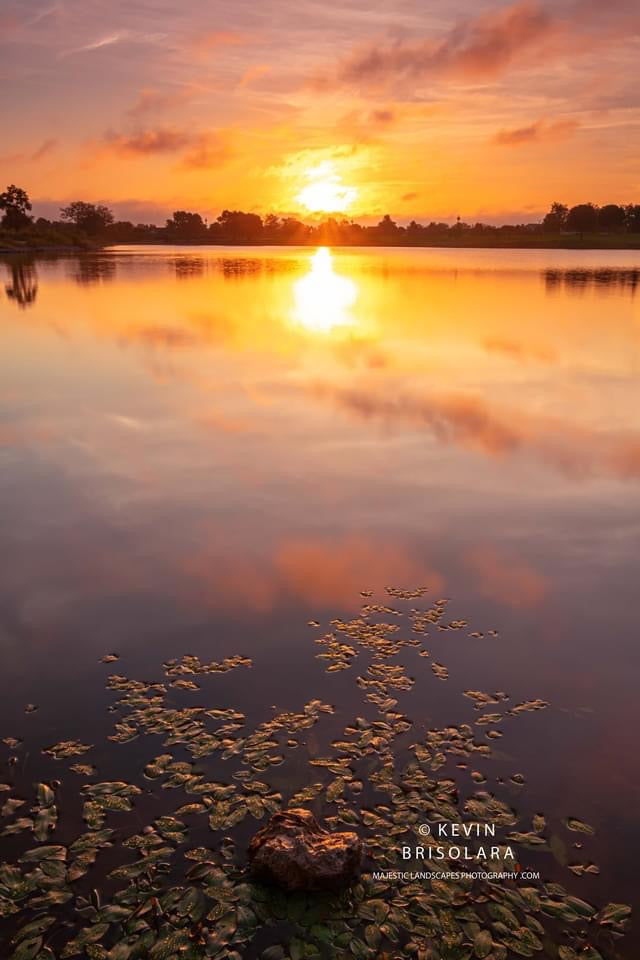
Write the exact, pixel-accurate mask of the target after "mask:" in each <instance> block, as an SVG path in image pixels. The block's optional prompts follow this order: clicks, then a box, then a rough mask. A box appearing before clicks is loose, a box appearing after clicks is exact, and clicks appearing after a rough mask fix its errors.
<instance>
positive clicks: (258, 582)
mask: <svg viewBox="0 0 640 960" xmlns="http://www.w3.org/2000/svg"><path fill="white" fill-rule="evenodd" d="M0 266H2V268H3V269H4V270H5V272H6V296H5V295H3V296H2V300H1V301H0V336H1V341H0V343H1V351H0V403H1V413H0V463H1V465H2V469H1V473H0V511H1V518H2V519H1V523H0V552H1V555H2V558H3V559H2V567H3V573H2V577H1V583H0V637H1V666H0V669H1V673H2V677H3V684H2V689H3V695H2V701H1V703H0V733H1V735H2V736H8V735H12V736H16V737H23V738H24V739H25V747H26V750H27V759H26V760H25V768H24V776H25V778H26V779H27V780H29V781H33V780H35V779H37V778H38V777H39V776H40V775H41V774H40V773H39V767H38V764H39V763H40V762H41V760H40V759H39V748H40V746H41V745H42V744H43V743H50V742H53V741H54V740H57V739H62V738H67V737H73V736H77V735H78V734H79V733H80V734H81V738H83V739H86V740H87V742H96V743H97V744H98V746H97V750H98V753H97V754H96V757H95V758H92V759H94V760H96V761H97V763H98V766H99V767H100V760H101V757H102V754H104V763H106V764H108V763H109V760H108V757H107V753H108V751H107V747H106V746H104V747H100V746H99V744H100V743H101V742H104V735H105V731H106V732H108V730H109V720H108V717H107V715H106V710H105V707H106V705H107V703H109V702H110V700H109V699H108V697H107V694H106V692H105V691H104V678H105V668H104V666H102V665H99V664H98V663H97V662H96V661H97V658H98V657H99V656H101V655H102V654H104V653H107V652H110V651H111V650H116V651H117V652H118V653H119V654H120V656H121V663H120V664H119V669H120V667H121V668H122V671H121V672H126V673H127V674H128V675H129V676H134V677H136V676H142V677H156V676H157V671H158V668H159V666H160V663H161V661H162V660H163V659H166V658H167V657H171V656H180V655H181V654H182V653H185V652H193V653H197V654H199V655H200V656H201V657H203V658H204V657H206V658H207V659H211V658H213V657H215V658H217V659H220V658H222V657H223V656H228V655H230V654H233V653H238V652H240V653H243V654H246V655H247V656H250V657H252V658H253V661H254V667H253V669H252V670H251V671H246V670H245V671H234V672H233V674H230V675H228V676H225V677H224V678H222V679H221V682H220V687H219V690H220V696H221V698H223V700H224V702H223V703H221V704H220V705H221V706H228V705H232V706H235V707H237V708H239V709H242V710H244V711H245V712H247V713H248V714H249V715H255V717H256V718H260V717H264V716H265V715H268V714H269V711H270V709H271V705H272V704H275V705H277V706H278V707H279V708H287V709H289V708H290V709H297V708H299V707H300V705H301V704H302V703H303V702H305V698H306V699H309V698H310V697H311V696H323V697H326V698H328V699H329V700H330V702H336V703H339V702H341V698H344V699H345V709H348V698H349V696H353V694H350V692H349V691H350V690H351V686H352V685H351V686H350V685H349V684H347V683H346V681H345V682H344V683H343V682H342V677H341V676H339V677H334V676H331V677H327V676H326V675H325V674H324V673H323V672H322V670H321V668H320V667H319V665H318V661H317V660H316V659H314V653H315V652H316V651H315V650H314V649H313V644H312V643H311V642H310V639H309V631H308V628H307V626H306V623H307V621H308V620H309V619H311V618H317V619H319V620H327V619H329V618H330V617H332V616H335V615H345V614H353V613H355V612H356V611H357V610H358V607H359V604H360V603H361V597H360V595H359V591H360V590H362V589H371V590H374V591H383V589H384V586H385V585H387V584H393V585H399V586H407V587H410V586H417V585H421V584H423V583H424V584H427V585H429V586H430V588H431V594H430V595H431V596H434V597H440V596H443V597H450V598H451V604H450V613H451V615H452V616H457V617H466V618H467V619H468V620H469V621H470V623H471V624H472V625H473V626H474V627H476V628H478V629H480V630H483V631H487V630H488V629H490V628H495V629H497V630H498V631H499V636H498V637H497V638H489V637H485V638H483V639H474V638H470V637H468V636H467V635H466V633H462V635H457V634H456V635H455V636H454V638H453V639H451V638H450V634H447V633H443V634H442V637H443V639H436V640H434V642H433V644H432V646H433V651H432V652H433V656H434V657H436V658H437V659H440V660H443V661H444V662H446V663H447V665H448V667H449V672H450V679H449V681H448V683H439V682H437V681H436V680H435V678H433V677H432V675H431V674H430V673H429V676H428V677H427V679H426V680H425V681H424V683H417V684H416V687H415V688H414V690H413V691H412V692H411V693H410V694H409V695H408V696H407V711H408V712H409V713H411V712H412V711H413V715H416V713H418V714H419V715H420V716H421V717H422V718H423V720H424V722H425V723H426V724H427V726H430V725H442V724H446V723H450V722H459V721H460V720H462V719H469V717H470V716H471V715H472V704H471V702H470V701H469V700H468V699H465V698H464V697H462V696H461V692H462V691H463V690H465V689H468V688H472V689H480V690H491V691H492V690H500V689H503V690H507V691H508V692H509V693H510V695H511V696H512V698H513V699H514V700H515V699H519V700H523V699H528V698H533V697H542V698H544V699H546V700H548V701H550V703H551V707H550V708H549V709H547V710H545V711H543V712H542V713H536V714H533V715H525V716H523V717H522V718H521V719H520V720H519V721H518V723H517V724H514V725H512V727H510V728H509V730H508V731H507V730H505V736H504V738H503V740H502V741H501V742H500V751H499V752H498V756H497V759H496V761H495V767H494V768H493V769H494V770H495V773H494V775H495V776H497V775H499V774H508V773H510V772H513V770H514V769H517V770H518V771H519V772H521V773H523V774H524V775H525V777H526V780H527V790H526V794H523V795H522V799H521V800H519V799H517V800H514V802H515V803H516V804H521V805H523V806H525V807H526V808H527V809H530V810H531V811H536V810H543V811H545V813H546V814H547V816H548V818H549V820H550V821H551V822H553V821H554V818H556V819H557V820H559V819H560V818H561V817H564V816H566V815H567V814H569V815H572V816H578V817H581V818H583V819H585V820H587V821H588V822H589V823H591V824H593V825H594V826H595V827H596V830H597V833H596V838H595V839H594V840H593V842H592V843H591V846H590V847H589V857H591V858H593V859H595V860H596V862H597V863H598V864H599V866H600V869H601V873H600V875H599V876H597V877H585V878H580V879H578V878H575V877H574V878H572V877H571V875H570V874H568V872H567V871H566V869H565V868H564V867H562V866H561V864H559V863H556V861H555V860H554V859H553V858H552V857H549V855H546V857H545V858H542V857H539V858H536V857H535V856H533V855H531V857H530V862H531V863H539V864H540V867H541V869H542V870H543V872H544V874H545V875H546V876H557V877H559V878H560V879H561V880H562V882H565V883H567V884H573V886H574V888H575V891H576V892H577V893H578V895H580V896H583V897H586V898H587V899H590V898H591V899H593V900H598V901H603V902H604V901H605V900H606V899H613V900H618V901H626V902H632V901H633V899H634V895H635V891H636V889H637V876H636V873H635V863H636V860H635V857H634V854H637V851H638V849H639V844H640V824H639V821H638V809H640V771H639V768H638V762H637V754H638V750H637V738H638V730H639V729H640V698H639V697H638V666H639V661H640V654H639V652H638V625H639V622H640V616H639V615H638V606H637V598H638V586H637V584H638V552H639V551H638V543H639V535H640V379H639V376H640V290H638V289H637V285H638V282H639V279H640V277H639V274H638V268H640V261H639V259H638V254H637V253H634V252H624V251H622V252H621V251H615V252H611V253H609V252H600V251H597V252H588V251H587V252H578V251H574V252H565V251H542V252H534V251H481V250H465V251H461V250H416V251H404V250H384V249H380V250H367V251H358V250H348V251H333V252H332V253H329V252H325V251H321V252H319V253H316V251H314V250H308V249H304V250H297V249H279V250H273V249H269V248H256V249H250V248H249V249H247V248H244V249H242V250H238V249H225V248H184V247H183V248H175V249H174V248H166V247H164V248H163V247H156V248H149V247H143V248H138V249H136V248H120V249H118V250H116V251H114V252H105V253H104V254H100V255H97V256H86V257H84V258H80V259H78V258H75V259H74V258H62V259H43V260H37V261H31V262H29V261H25V262H18V261H14V263H13V265H11V264H8V263H7V264H4V265H0ZM236 673H241V674H242V675H241V676H240V677H236V675H235V674H236ZM350 683H351V681H350ZM26 703H34V704H36V705H38V707H39V709H38V710H37V711H36V712H35V713H32V714H29V715H25V713H24V706H25V704H26ZM342 720H343V721H344V716H343V717H342ZM516 728H517V729H516ZM87 738H92V739H91V740H90V741H89V740H88V739H87ZM130 747H131V748H130V749H129V752H128V755H130V756H131V758H132V759H131V763H132V764H133V763H134V761H135V751H136V749H137V745H136V744H131V745H130ZM30 751H31V752H30ZM156 752H157V751H156ZM560 859H562V857H560ZM569 859H571V856H570V854H569ZM635 950H636V947H634V946H633V940H632V938H629V940H628V942H625V945H624V946H623V948H621V951H622V952H621V956H629V957H632V956H635V955H636V952H635Z"/></svg>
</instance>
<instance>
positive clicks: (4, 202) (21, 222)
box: [0, 183, 31, 230]
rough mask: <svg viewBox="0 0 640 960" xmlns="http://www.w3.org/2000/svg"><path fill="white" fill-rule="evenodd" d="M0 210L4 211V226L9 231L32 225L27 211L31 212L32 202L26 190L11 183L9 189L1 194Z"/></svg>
mask: <svg viewBox="0 0 640 960" xmlns="http://www.w3.org/2000/svg"><path fill="white" fill-rule="evenodd" d="M0 210H4V216H3V218H2V226H3V227H7V229H8V230H19V229H20V228H21V227H26V226H28V225H29V224H30V223H31V217H30V216H29V215H28V213H27V210H31V201H30V200H29V196H28V194H27V191H26V190H23V189H22V187H16V185H15V183H10V184H9V186H8V187H7V189H6V190H5V191H4V192H3V193H0Z"/></svg>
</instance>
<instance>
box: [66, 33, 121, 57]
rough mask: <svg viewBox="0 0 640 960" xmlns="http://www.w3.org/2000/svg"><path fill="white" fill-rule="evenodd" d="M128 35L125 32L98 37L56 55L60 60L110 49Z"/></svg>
mask: <svg viewBox="0 0 640 960" xmlns="http://www.w3.org/2000/svg"><path fill="white" fill-rule="evenodd" d="M127 37H128V34H127V33H126V32H124V31H123V32H118V33H109V34H107V35H106V36H104V37H99V38H98V39H97V40H91V41H90V42H89V43H83V44H82V45H81V46H79V47H71V48H70V49H69V50H62V51H61V52H60V53H59V54H58V58H59V59H60V60H62V59H64V57H71V56H73V55H74V54H77V53H90V52H91V51H92V50H102V49H103V47H112V46H113V45H114V44H115V43H120V42H121V41H122V40H125V39H127Z"/></svg>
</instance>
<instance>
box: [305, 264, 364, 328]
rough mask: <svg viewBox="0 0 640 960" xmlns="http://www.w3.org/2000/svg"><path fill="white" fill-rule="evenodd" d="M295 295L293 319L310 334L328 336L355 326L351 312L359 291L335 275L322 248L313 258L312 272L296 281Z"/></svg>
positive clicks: (351, 283) (349, 281)
mask: <svg viewBox="0 0 640 960" xmlns="http://www.w3.org/2000/svg"><path fill="white" fill-rule="evenodd" d="M293 294H294V300H295V309H294V319H295V321H296V323H298V324H300V326H302V327H305V329H307V330H311V331H313V332H315V333H329V332H331V330H333V329H334V328H335V327H339V326H345V325H348V324H352V323H353V322H354V321H353V317H352V316H351V313H350V310H351V307H352V306H353V304H354V303H355V301H356V300H357V298H358V287H357V285H356V284H355V283H354V282H353V280H350V279H349V278H348V277H342V276H340V274H337V273H334V270H333V260H332V257H331V252H330V251H329V250H328V249H327V247H320V248H319V249H318V250H317V251H316V253H314V255H313V256H312V257H311V270H310V271H309V273H307V274H305V275H304V277H301V278H300V279H299V280H298V281H296V284H295V286H294V288H293Z"/></svg>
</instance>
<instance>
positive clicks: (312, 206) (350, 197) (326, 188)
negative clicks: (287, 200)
mask: <svg viewBox="0 0 640 960" xmlns="http://www.w3.org/2000/svg"><path fill="white" fill-rule="evenodd" d="M305 176H306V178H307V179H308V180H309V183H308V184H307V186H306V187H303V188H302V190H301V191H300V193H298V194H297V196H296V198H295V199H296V200H297V201H298V203H301V204H302V205H303V206H304V207H306V208H307V210H308V211H309V212H310V213H344V212H345V211H346V210H348V209H349V207H350V206H351V205H352V204H353V202H354V201H355V200H356V199H357V196H358V191H357V190H356V188H355V187H348V186H346V185H345V184H343V182H342V177H341V176H340V175H339V174H337V173H335V171H334V168H333V164H332V163H331V161H328V160H325V161H323V162H322V163H319V164H318V165H317V166H315V167H311V168H309V169H308V170H307V171H306V173H305Z"/></svg>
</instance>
